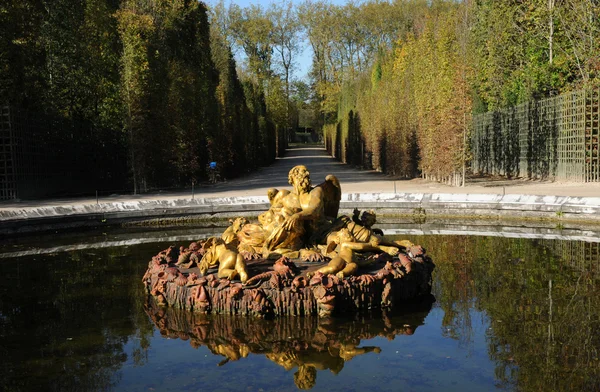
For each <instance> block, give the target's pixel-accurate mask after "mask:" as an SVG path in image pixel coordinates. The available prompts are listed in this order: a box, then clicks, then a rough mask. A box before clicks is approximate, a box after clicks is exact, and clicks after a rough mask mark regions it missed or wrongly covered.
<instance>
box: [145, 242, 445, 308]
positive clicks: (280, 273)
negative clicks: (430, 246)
mask: <svg viewBox="0 0 600 392" xmlns="http://www.w3.org/2000/svg"><path fill="white" fill-rule="evenodd" d="M191 247H192V248H193V247H194V246H193V245H192V246H191ZM200 257H201V256H200ZM178 258H179V252H178V251H177V250H176V249H175V248H173V247H171V248H169V249H167V250H165V251H162V252H160V253H159V254H158V255H157V256H155V257H154V258H153V259H152V261H151V262H150V263H149V265H148V270H147V271H146V274H145V275H144V278H143V283H144V284H145V287H146V289H147V290H148V293H149V294H150V295H151V296H152V297H153V298H154V300H155V301H156V304H157V305H159V306H169V307H174V308H179V309H186V310H189V311H192V312H200V313H213V314H235V315H248V316H258V317H272V316H283V315H294V316H308V315H319V316H329V315H332V314H336V313H338V314H340V313H364V312H368V311H370V310H374V309H388V308H393V307H394V306H396V305H399V304H401V303H402V302H403V301H408V300H412V299H416V298H419V297H423V296H427V295H429V294H430V293H431V274H432V271H433V269H434V264H433V262H432V261H431V259H430V258H429V257H428V256H427V255H426V254H425V252H424V251H423V249H422V248H421V247H418V246H416V247H413V248H412V249H411V250H410V251H409V252H408V253H407V254H405V253H401V254H399V255H397V256H395V257H392V256H389V255H387V254H385V253H383V254H379V255H376V257H375V259H374V261H373V262H372V264H370V265H369V267H368V268H365V269H363V270H362V271H360V274H359V275H356V276H350V277H346V278H341V279H340V278H338V277H337V276H336V275H325V274H322V273H321V272H315V271H316V270H318V269H319V268H321V267H322V266H323V265H324V263H314V262H301V261H298V260H296V261H295V262H294V261H291V260H290V259H288V258H286V257H281V258H280V259H279V260H277V261H276V262H275V263H273V262H272V261H269V260H265V259H258V260H250V261H248V262H247V264H246V267H247V271H248V275H249V276H251V278H250V279H249V280H248V281H247V282H246V283H245V284H242V283H241V282H239V281H235V280H229V279H225V278H223V279H219V278H218V277H217V271H216V270H209V271H208V272H207V273H206V274H205V275H204V276H202V274H201V273H200V270H199V268H198V267H197V266H196V267H192V268H184V267H182V266H181V265H180V266H177V265H176V261H177V260H178Z"/></svg>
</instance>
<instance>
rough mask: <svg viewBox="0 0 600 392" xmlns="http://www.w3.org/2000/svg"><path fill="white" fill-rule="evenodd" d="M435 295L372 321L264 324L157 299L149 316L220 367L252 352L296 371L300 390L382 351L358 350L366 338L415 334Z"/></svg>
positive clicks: (278, 321)
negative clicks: (182, 307) (326, 372)
mask: <svg viewBox="0 0 600 392" xmlns="http://www.w3.org/2000/svg"><path fill="white" fill-rule="evenodd" d="M433 302H434V300H433V297H428V298H427V299H425V300H423V301H420V302H419V303H415V304H412V305H411V306H410V308H409V309H407V308H405V309H403V313H396V314H393V315H392V314H388V313H385V312H384V313H382V314H380V315H377V317H373V318H370V319H366V318H364V319H359V320H356V319H353V320H345V319H335V318H317V317H281V318H277V319H274V320H263V319H256V318H250V317H236V316H227V315H212V316H207V315H202V314H196V313H192V312H186V311H180V310H177V309H173V308H163V307H158V306H156V305H155V303H154V302H153V301H148V303H147V304H146V312H147V313H148V315H149V316H150V318H151V319H152V321H153V322H154V324H155V325H156V327H157V328H158V329H159V330H160V333H161V335H162V336H164V337H168V338H179V339H182V340H189V341H190V344H191V346H192V347H194V348H199V347H201V346H205V347H207V348H208V349H209V350H210V351H211V352H212V353H213V354H215V355H218V356H221V357H224V359H223V360H222V361H221V362H219V364H218V365H219V366H223V365H225V364H227V363H228V362H229V361H237V360H240V359H242V358H246V357H248V356H249V355H250V354H254V355H264V356H265V357H266V358H268V359H269V360H271V361H273V362H274V363H276V364H278V365H280V366H282V367H283V368H284V369H285V370H286V371H292V370H294V369H296V371H295V372H294V383H295V384H296V386H297V387H298V388H299V389H311V388H312V387H314V386H315V383H316V380H317V373H318V372H319V371H323V370H329V371H331V372H332V373H334V374H338V373H340V372H341V371H342V369H343V368H344V364H345V363H346V362H347V361H350V360H351V359H353V358H354V357H356V356H360V355H364V354H368V353H375V354H378V353H380V352H381V348H379V347H376V346H362V347H361V346H360V344H361V341H362V340H364V339H373V338H375V337H378V336H380V337H385V338H387V339H389V340H391V339H394V337H395V336H397V335H412V334H414V332H415V329H416V328H417V327H418V326H420V325H423V322H424V320H425V317H426V316H427V314H428V313H429V311H430V310H431V305H432V303H433Z"/></svg>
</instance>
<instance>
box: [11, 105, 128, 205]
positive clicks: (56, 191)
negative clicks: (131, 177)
mask: <svg viewBox="0 0 600 392" xmlns="http://www.w3.org/2000/svg"><path fill="white" fill-rule="evenodd" d="M125 156H126V155H125V146H124V143H123V140H122V138H120V135H119V134H118V133H111V132H109V131H107V130H102V129H97V128H94V127H92V126H90V125H88V124H85V123H78V122H74V121H69V120H65V119H61V118H57V117H52V116H47V115H42V114H39V113H31V112H27V111H23V110H18V109H15V108H12V107H9V106H3V107H0V200H12V199H27V198H36V197H47V196H58V195H67V194H68V195H84V194H93V193H94V192H95V191H98V190H103V189H123V188H124V187H125V186H126V182H127V166H126V159H125Z"/></svg>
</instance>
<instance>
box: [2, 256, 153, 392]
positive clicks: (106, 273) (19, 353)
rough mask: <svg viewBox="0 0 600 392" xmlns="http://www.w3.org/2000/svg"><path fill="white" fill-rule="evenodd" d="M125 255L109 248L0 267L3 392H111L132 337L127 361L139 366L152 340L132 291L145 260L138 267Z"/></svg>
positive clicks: (137, 289)
mask: <svg viewBox="0 0 600 392" xmlns="http://www.w3.org/2000/svg"><path fill="white" fill-rule="evenodd" d="M138 249H139V248H138ZM131 256H132V255H131V254H129V253H128V248H111V249H101V250H98V249H97V250H93V251H80V252H72V253H59V254H57V255H49V256H44V257H43V258H40V256H35V257H23V258H17V259H13V260H11V262H5V263H1V264H0V271H1V272H2V276H3V277H4V279H3V283H2V285H1V286H0V298H1V301H0V347H2V350H1V355H2V357H3V358H4V360H3V363H4V364H3V365H2V366H1V369H2V370H0V372H3V373H4V374H0V376H1V377H2V384H3V385H2V387H3V388H6V390H23V391H34V390H57V391H65V390H72V391H87V390H89V391H95V390H107V389H111V388H112V387H114V385H116V383H117V382H118V370H119V369H120V367H121V366H122V364H123V363H124V362H125V361H126V359H127V355H126V354H125V352H124V350H123V347H124V344H125V343H127V341H128V340H129V339H130V338H131V337H133V336H137V337H138V338H139V339H140V340H137V339H136V340H134V341H133V343H134V346H135V348H134V357H135V358H134V361H137V362H143V360H144V358H145V350H146V349H147V348H148V341H149V336H150V335H151V333H152V325H151V324H150V323H149V321H148V319H147V317H146V315H145V313H144V312H143V305H142V302H143V300H144V298H145V293H144V291H143V289H142V287H141V285H140V284H139V276H142V275H143V273H144V269H145V267H146V265H145V264H146V263H145V260H146V258H147V256H144V257H143V258H142V260H144V261H143V262H142V263H141V264H140V263H137V264H139V265H136V263H134V262H132V257H131ZM134 259H139V258H134Z"/></svg>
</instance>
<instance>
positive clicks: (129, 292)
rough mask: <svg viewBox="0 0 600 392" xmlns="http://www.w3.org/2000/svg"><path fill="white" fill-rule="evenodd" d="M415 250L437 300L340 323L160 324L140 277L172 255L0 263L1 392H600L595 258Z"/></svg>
mask: <svg viewBox="0 0 600 392" xmlns="http://www.w3.org/2000/svg"><path fill="white" fill-rule="evenodd" d="M408 238H409V239H411V240H412V241H413V242H416V243H420V244H422V245H423V246H425V247H426V248H427V250H428V253H429V254H430V255H431V256H432V257H433V260H434V262H435V263H436V266H437V267H436V270H435V271H434V288H433V296H434V300H430V299H426V300H423V301H421V302H420V303H417V304H412V305H411V306H407V307H405V308H403V309H400V310H399V311H397V312H395V313H394V314H373V315H369V316H366V317H360V318H359V317H356V318H351V319H340V318H336V319H334V320H319V319H317V318H286V319H279V320H275V321H263V320H256V319H252V318H243V317H237V318H236V317H208V318H207V317H201V316H198V315H193V314H189V313H185V312H176V311H172V310H168V311H164V310H161V309H156V308H153V307H152V305H151V304H149V303H147V301H146V296H145V293H144V290H143V287H142V283H141V277H142V275H143V274H144V272H145V269H146V266H147V263H148V261H149V260H150V258H151V257H152V255H154V254H156V253H157V252H158V251H160V250H162V249H164V248H166V246H167V245H169V243H164V242H162V243H159V242H156V243H145V244H139V245H127V246H115V247H107V248H96V249H80V250H73V251H67V252H59V251H56V252H54V253H46V254H37V255H36V254H26V253H25V254H26V255H25V256H16V253H15V255H14V256H11V257H5V258H0V276H1V277H2V278H1V279H2V284H1V285H0V378H1V380H2V384H1V387H0V389H4V390H6V391H38V390H39V391H41V390H54V391H88V390H89V391H100V390H101V391H105V390H117V391H207V390H208V391H297V390H298V388H303V389H311V388H312V390H315V391H317V390H328V391H365V390H368V391H398V390H411V391H438V390H444V391H452V390H455V391H465V390H468V391H489V390H494V389H500V390H508V391H513V390H519V391H540V390H544V391H549V390H557V391H561V390H565V391H566V390H586V391H592V390H600V360H599V359H600V353H599V350H600V328H599V327H600V317H599V316H600V279H599V272H600V271H599V265H600V250H599V244H598V243H586V242H582V241H564V240H540V239H508V238H495V237H481V236H411V237H408ZM188 242H189V241H185V242H180V243H177V245H181V244H184V245H187V243H188ZM3 248H4V249H2V251H5V252H7V251H14V250H19V251H23V250H26V249H27V246H23V245H20V246H18V247H17V246H14V247H13V248H14V249H8V247H6V246H5V247H3Z"/></svg>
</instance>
